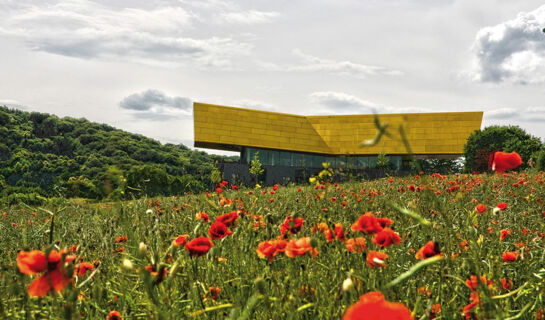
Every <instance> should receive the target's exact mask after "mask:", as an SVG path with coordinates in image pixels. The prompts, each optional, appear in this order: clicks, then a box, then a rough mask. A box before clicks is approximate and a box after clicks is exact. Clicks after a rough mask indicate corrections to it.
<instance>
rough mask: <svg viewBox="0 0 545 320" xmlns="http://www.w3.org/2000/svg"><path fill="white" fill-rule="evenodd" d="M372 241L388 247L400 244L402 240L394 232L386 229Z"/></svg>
mask: <svg viewBox="0 0 545 320" xmlns="http://www.w3.org/2000/svg"><path fill="white" fill-rule="evenodd" d="M371 241H372V242H373V243H374V244H376V245H378V246H382V247H388V246H390V245H392V244H399V243H400V242H401V238H400V237H399V234H397V233H396V232H395V231H394V230H392V229H390V228H388V227H386V228H384V229H383V230H382V231H380V232H379V233H376V234H375V235H374V236H373V239H371Z"/></svg>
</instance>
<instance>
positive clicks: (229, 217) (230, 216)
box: [216, 211, 238, 227]
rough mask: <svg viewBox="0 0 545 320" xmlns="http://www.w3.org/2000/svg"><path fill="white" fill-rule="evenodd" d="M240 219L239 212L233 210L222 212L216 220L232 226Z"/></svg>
mask: <svg viewBox="0 0 545 320" xmlns="http://www.w3.org/2000/svg"><path fill="white" fill-rule="evenodd" d="M237 219H238V212H237V211H232V212H229V213H225V214H222V215H221V216H218V217H216V221H219V222H222V223H223V224H225V225H226V226H228V227H231V226H232V225H233V224H235V222H236V221H237Z"/></svg>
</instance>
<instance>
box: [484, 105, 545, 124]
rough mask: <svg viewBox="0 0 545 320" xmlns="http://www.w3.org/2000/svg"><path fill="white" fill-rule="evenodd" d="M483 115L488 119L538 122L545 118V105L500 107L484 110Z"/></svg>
mask: <svg viewBox="0 0 545 320" xmlns="http://www.w3.org/2000/svg"><path fill="white" fill-rule="evenodd" d="M483 117H484V118H485V119H488V120H516V121H523V122H536V121H544V120H545V107H536V106H530V107H519V108H498V109H490V110H486V111H484V115H483Z"/></svg>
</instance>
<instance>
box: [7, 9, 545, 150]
mask: <svg viewBox="0 0 545 320" xmlns="http://www.w3.org/2000/svg"><path fill="white" fill-rule="evenodd" d="M544 28H545V3H544V2H543V1H532V0H524V1H522V0H521V1H512V0H479V1H474V0H389V1H384V0H360V1H357V0H275V1H264V0H239V1H222V0H145V1H144V0H142V1H140V0H132V1H128V0H116V1H108V0H94V1H91V0H70V1H53V0H42V1H36V0H0V48H1V49H0V70H1V76H0V105H7V106H9V107H12V108H18V109H22V110H26V111H38V112H46V113H51V114H55V115H58V116H60V117H64V116H70V117H75V118H86V119H88V120H90V121H95V122H100V123H107V124H109V125H112V126H114V127H116V128H119V129H123V130H126V131H129V132H134V133H139V134H143V135H145V136H148V137H151V138H154V139H157V140H159V141H161V142H163V143H167V142H168V143H176V144H178V143H183V144H184V145H186V146H189V147H193V143H194V141H193V116H192V102H193V101H198V102H205V103H214V104H220V105H228V106H236V107H245V108H252V109H259V110H268V111H277V112H286V113H295V114H301V115H324V114H367V113H373V112H376V113H379V114H380V113H402V112H455V111H484V118H483V128H484V127H486V126H489V125H518V126H520V127H522V128H523V129H525V130H526V131H527V132H529V133H531V134H533V135H535V136H538V137H540V138H542V139H544V138H545V125H543V124H545V33H544V32H543V30H544ZM232 125H233V126H236V123H233V124H232ZM206 151H207V152H212V153H220V154H231V153H229V152H219V151H215V150H208V149H207V150H206Z"/></svg>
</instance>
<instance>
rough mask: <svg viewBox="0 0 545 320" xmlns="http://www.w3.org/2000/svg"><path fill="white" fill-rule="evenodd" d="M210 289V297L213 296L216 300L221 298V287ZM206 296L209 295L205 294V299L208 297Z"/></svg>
mask: <svg viewBox="0 0 545 320" xmlns="http://www.w3.org/2000/svg"><path fill="white" fill-rule="evenodd" d="M208 291H209V292H210V298H212V300H214V301H216V300H218V299H219V297H220V293H221V289H220V288H219V287H209V288H208ZM206 298H207V296H206V295H204V296H203V299H206Z"/></svg>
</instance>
